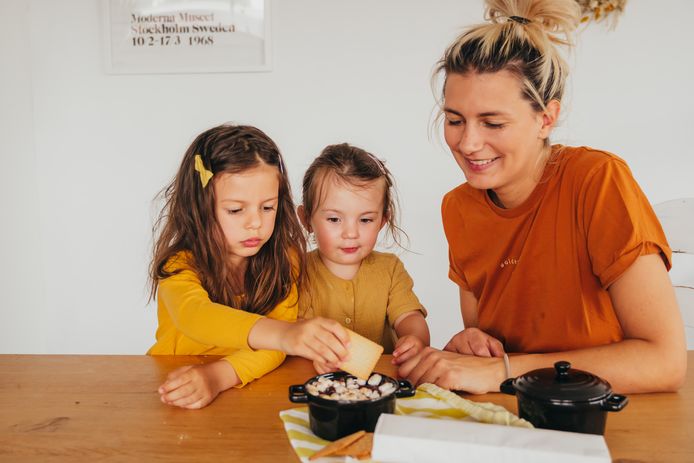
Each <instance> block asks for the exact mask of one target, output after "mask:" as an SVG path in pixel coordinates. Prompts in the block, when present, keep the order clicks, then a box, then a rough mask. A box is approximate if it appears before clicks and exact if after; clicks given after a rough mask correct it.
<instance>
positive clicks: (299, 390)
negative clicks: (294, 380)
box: [289, 384, 308, 404]
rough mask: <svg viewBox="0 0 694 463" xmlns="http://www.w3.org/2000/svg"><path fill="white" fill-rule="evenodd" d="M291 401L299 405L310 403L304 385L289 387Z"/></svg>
mask: <svg viewBox="0 0 694 463" xmlns="http://www.w3.org/2000/svg"><path fill="white" fill-rule="evenodd" d="M289 400H291V401H292V402H294V403H297V404H305V403H306V402H308V397H307V396H306V389H305V388H304V385H303V384H295V385H293V386H289Z"/></svg>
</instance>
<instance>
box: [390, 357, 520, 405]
mask: <svg viewBox="0 0 694 463" xmlns="http://www.w3.org/2000/svg"><path fill="white" fill-rule="evenodd" d="M505 373H506V369H505V367H504V361H503V359H500V358H494V357H486V358H485V357H475V356H472V355H461V354H457V353H453V352H445V351H440V350H437V349H434V348H432V347H427V348H425V349H424V350H422V352H421V353H420V354H419V355H418V356H416V357H414V358H412V359H410V360H408V361H407V362H405V363H404V364H403V365H402V366H401V367H400V369H399V370H398V374H399V375H400V376H402V377H405V378H407V379H409V380H410V381H411V382H412V384H414V385H419V384H422V383H433V384H436V385H437V386H440V387H442V388H444V389H450V390H454V391H466V392H470V393H473V394H485V393H487V392H490V391H498V390H499V385H500V384H501V382H502V381H503V380H504V379H506V378H505Z"/></svg>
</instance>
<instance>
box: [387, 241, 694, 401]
mask: <svg viewBox="0 0 694 463" xmlns="http://www.w3.org/2000/svg"><path fill="white" fill-rule="evenodd" d="M608 291H609V293H610V297H611V299H612V303H613V305H614V308H615V312H616V314H617V317H618V319H619V322H620V324H621V326H622V329H623V332H624V340H623V341H621V342H617V343H614V344H609V345H605V346H600V347H592V348H587V349H580V350H574V351H566V352H557V353H547V354H522V355H517V356H513V357H511V362H510V364H511V371H510V374H511V376H518V375H521V374H523V373H525V372H527V371H530V370H534V369H537V368H546V367H551V366H552V365H553V364H554V362H556V361H559V360H567V361H569V362H571V364H572V366H573V367H575V368H578V369H581V370H586V371H589V372H591V373H593V374H595V375H597V376H600V377H601V378H604V379H606V380H607V381H609V382H610V384H611V385H612V387H613V389H614V390H615V391H618V392H620V393H637V392H657V391H675V390H677V389H679V388H680V387H681V386H682V383H683V382H684V377H685V373H686V370H687V357H686V344H685V337H684V328H683V324H682V318H681V315H680V313H679V309H678V307H677V302H676V300H675V295H674V291H673V289H672V285H671V283H670V278H669V276H668V274H667V271H666V269H665V267H664V266H663V262H662V259H661V258H660V257H659V256H658V255H657V254H649V255H645V256H641V257H639V258H638V259H637V260H636V261H635V262H634V264H633V265H632V266H631V267H629V268H628V269H627V270H626V271H625V272H624V273H623V274H622V276H621V277H620V278H619V279H617V280H616V281H615V282H614V283H613V284H612V285H611V286H610V288H609V290H608ZM400 373H401V374H402V375H403V376H407V377H408V378H409V379H411V380H412V381H414V382H415V383H422V382H435V383H436V384H439V385H440V386H442V387H448V388H450V389H459V390H467V391H470V392H477V393H480V392H488V391H498V390H499V382H500V379H503V377H504V376H505V372H504V365H503V361H502V360H501V359H496V358H491V359H490V358H481V357H473V356H469V355H458V354H453V353H450V352H438V351H434V350H431V349H429V350H425V351H423V353H422V355H420V356H418V357H417V358H414V359H412V360H411V361H409V362H406V363H405V364H404V365H403V366H402V367H401V369H400Z"/></svg>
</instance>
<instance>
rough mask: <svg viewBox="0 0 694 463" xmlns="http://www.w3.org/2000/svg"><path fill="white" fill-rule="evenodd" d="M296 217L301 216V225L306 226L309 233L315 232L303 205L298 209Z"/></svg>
mask: <svg viewBox="0 0 694 463" xmlns="http://www.w3.org/2000/svg"><path fill="white" fill-rule="evenodd" d="M296 215H298V216H299V222H301V225H303V226H304V228H305V229H306V231H307V232H309V233H311V232H313V230H311V223H310V222H309V221H308V220H307V219H306V210H305V209H304V205H303V204H300V205H299V207H297V208H296Z"/></svg>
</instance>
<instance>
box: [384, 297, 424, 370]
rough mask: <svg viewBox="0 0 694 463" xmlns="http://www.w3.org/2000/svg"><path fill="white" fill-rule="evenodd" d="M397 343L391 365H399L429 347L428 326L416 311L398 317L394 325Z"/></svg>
mask: <svg viewBox="0 0 694 463" xmlns="http://www.w3.org/2000/svg"><path fill="white" fill-rule="evenodd" d="M394 328H395V333H396V334H397V336H398V341H397V342H396V343H395V350H394V351H393V363H394V364H395V365H399V364H401V363H403V362H405V361H406V360H408V359H410V358H412V357H414V356H415V355H417V354H418V353H419V352H420V351H421V350H422V349H423V348H424V347H426V346H428V345H429V342H430V340H429V326H428V325H427V322H426V320H424V316H423V315H422V313H421V312H420V311H418V310H416V311H412V312H406V313H404V314H402V315H400V316H399V317H398V318H397V320H395V323H394Z"/></svg>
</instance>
